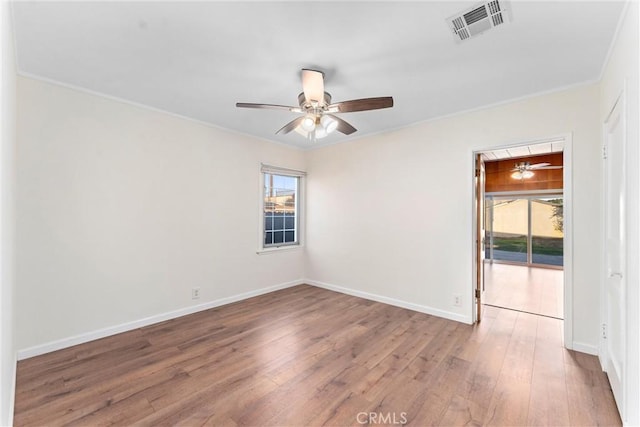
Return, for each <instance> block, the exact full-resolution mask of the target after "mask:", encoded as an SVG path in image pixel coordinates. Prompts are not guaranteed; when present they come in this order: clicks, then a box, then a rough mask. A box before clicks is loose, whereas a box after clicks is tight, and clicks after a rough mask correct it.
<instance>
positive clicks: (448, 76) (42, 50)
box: [13, 0, 623, 148]
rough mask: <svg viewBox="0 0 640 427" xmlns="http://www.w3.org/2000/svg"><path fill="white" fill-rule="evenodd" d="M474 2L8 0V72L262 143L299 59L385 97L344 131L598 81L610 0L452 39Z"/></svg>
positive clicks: (528, 9)
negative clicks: (384, 103) (455, 23)
mask: <svg viewBox="0 0 640 427" xmlns="http://www.w3.org/2000/svg"><path fill="white" fill-rule="evenodd" d="M475 4H478V2H475V1H446V2H431V1H429V2H415V1H414V2H397V1H393V2H390V1H389V2H380V1H378V2H362V1H340V2H331V1H319V2H318V1H285V2H271V1H259V2H238V1H235V2H203V1H200V2H182V1H181V2H55V1H45V2H32V1H29V2H26V1H24V2H16V3H14V4H13V11H14V17H15V28H16V43H17V53H18V66H19V71H20V72H21V73H22V74H25V75H31V76H37V77H41V78H45V79H49V80H53V81H57V82H61V83H64V84H67V85H71V86H75V87H80V88H84V89H87V90H90V91H93V92H97V93H101V94H105V95H109V96H112V97H116V98H121V99H124V100H128V101H131V102H134V103H139V104H144V105H147V106H151V107H153V108H156V109H160V110H164V111H168V112H171V113H175V114H179V115H182V116H186V117H190V118H193V119H196V120H200V121H203V122H207V123H210V124H214V125H217V126H220V127H223V128H227V129H232V130H235V131H238V132H241V133H244V134H249V135H253V136H256V137H259V138H263V139H269V140H273V141H279V142H283V143H286V144H290V145H293V146H297V147H301V148H308V147H309V146H310V145H312V143H311V142H309V141H307V140H305V138H304V137H302V136H301V135H299V134H297V133H296V132H292V133H290V134H288V135H284V136H281V135H275V131H276V130H278V129H279V128H280V127H282V126H283V125H284V124H285V123H287V122H289V121H290V120H292V119H293V118H295V116H294V115H293V113H290V112H287V111H273V110H253V109H238V108H236V107H235V103H236V102H238V101H240V102H260V103H273V104H285V105H297V95H298V93H300V92H301V83H300V69H301V68H303V67H307V68H315V69H320V70H323V71H325V73H326V78H325V88H326V90H327V91H328V92H329V93H331V94H332V96H333V101H334V102H336V101H343V100H348V99H356V98H363V97H374V96H393V97H394V100H395V106H394V107H393V108H391V109H385V110H378V111H368V112H357V113H346V114H342V115H341V117H342V118H344V119H345V120H347V121H349V122H350V123H351V124H353V125H354V126H355V127H356V128H357V129H358V132H356V133H354V134H353V135H352V136H350V137H347V136H344V135H342V134H339V133H337V132H336V133H334V134H332V135H330V136H329V137H327V138H325V139H323V140H320V141H318V142H316V143H313V146H318V145H322V144H328V143H335V142H341V141H347V140H350V139H353V138H358V137H362V136H364V135H368V134H374V133H379V132H384V131H386V130H390V129H397V128H401V127H404V126H408V125H410V124H413V123H416V122H420V121H423V120H428V119H432V118H435V117H440V116H444V115H449V114H453V113H456V112H460V111H465V110H469V109H474V108H478V107H481V106H485V105H490V104H495V103H500V102H504V101H506V100H511V99H516V98H521V97H525V96H529V95H532V94H536V93H540V92H546V91H552V90H556V89H559V88H564V87H567V86H570V85H575V84H580V83H585V82H592V81H595V80H597V79H598V78H599V77H600V73H601V69H602V66H603V64H604V61H605V58H606V55H607V52H608V49H609V46H610V44H611V41H612V39H613V36H614V33H615V30H616V26H617V23H618V20H619V17H620V14H621V11H622V9H623V3H622V2H618V1H601V2H597V1H582V2H581V1H548V2H538V1H513V0H512V1H511V2H509V3H506V5H507V6H508V7H509V8H510V9H511V15H512V21H511V22H510V23H508V24H505V25H502V26H499V27H496V28H494V29H492V30H490V31H487V32H486V33H484V34H482V35H480V36H478V37H476V38H472V39H469V40H467V41H465V42H462V43H457V42H455V41H454V37H453V34H452V32H451V30H450V29H449V27H448V25H447V23H446V21H445V20H446V18H448V17H450V16H451V15H453V14H455V13H457V12H460V11H462V10H463V9H466V8H468V7H470V6H473V5H475Z"/></svg>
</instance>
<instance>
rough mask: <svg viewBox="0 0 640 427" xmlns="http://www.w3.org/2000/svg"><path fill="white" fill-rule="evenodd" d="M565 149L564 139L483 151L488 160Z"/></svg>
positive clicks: (483, 156)
mask: <svg viewBox="0 0 640 427" xmlns="http://www.w3.org/2000/svg"><path fill="white" fill-rule="evenodd" d="M563 150H564V139H558V140H554V141H547V142H540V143H537V144H531V145H520V146H515V147H509V148H502V149H499V150H489V151H483V152H482V153H481V154H482V159H483V160H484V161H486V162H491V161H496V160H504V159H517V158H522V157H531V156H539V155H541V154H551V153H561V152H562V151H563Z"/></svg>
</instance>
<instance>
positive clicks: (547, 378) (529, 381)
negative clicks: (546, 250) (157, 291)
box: [14, 285, 621, 426]
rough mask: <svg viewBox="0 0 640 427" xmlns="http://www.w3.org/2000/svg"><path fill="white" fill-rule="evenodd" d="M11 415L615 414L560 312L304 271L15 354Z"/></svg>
mask: <svg viewBox="0 0 640 427" xmlns="http://www.w3.org/2000/svg"><path fill="white" fill-rule="evenodd" d="M14 422H15V425H16V426H44V425H46V426H57V425H78V426H100V425H111V424H115V425H141V426H157V425H187V426H199V425H211V426H241V425H251V426H314V425H332V426H339V425H362V424H366V423H369V424H400V423H402V424H408V425H416V426H424V425H581V426H582V425H621V421H620V418H619V416H618V413H617V410H616V406H615V402H614V400H613V396H612V393H611V389H610V386H609V383H608V380H607V377H606V375H605V374H604V373H603V372H602V371H601V370H600V368H599V364H598V361H597V359H596V358H595V357H594V356H589V355H585V354H581V353H576V352H573V351H569V350H565V349H564V348H563V347H562V323H561V321H559V320H556V319H551V318H548V317H541V316H535V315H532V314H527V313H519V312H515V311H510V310H502V309H497V308H494V307H486V311H485V315H484V318H483V321H482V322H481V323H480V324H479V325H473V326H471V325H465V324H462V323H457V322H453V321H449V320H446V319H441V318H437V317H433V316H429V315H426V314H422V313H417V312H413V311H409V310H405V309H402V308H398V307H392V306H389V305H385V304H381V303H376V302H372V301H367V300H364V299H360V298H356V297H352V296H348V295H344V294H340V293H335V292H331V291H327V290H324V289H319V288H315V287H312V286H307V285H302V286H296V287H293V288H290V289H285V290H282V291H278V292H273V293H270V294H267V295H262V296H259V297H255V298H251V299H248V300H245V301H241V302H237V303H234V304H230V305H226V306H223V307H218V308H215V309H211V310H207V311H203V312H199V313H196V314H192V315H189V316H185V317H181V318H178V319H173V320H169V321H166V322H162V323H159V324H156V325H152V326H148V327H145V328H141V329H137V330H134V331H130V332H126V333H123V334H119V335H115V336H112V337H108V338H104V339H101V340H97V341H93V342H90V343H86V344H82V345H78V346H75V347H71V348H67V349H64V350H60V351H57V352H53V353H49V354H46V355H42V356H38V357H34V358H31V359H27V360H23V361H20V362H19V363H18V373H17V388H16V403H15V418H14Z"/></svg>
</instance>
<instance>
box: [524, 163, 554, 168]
mask: <svg viewBox="0 0 640 427" xmlns="http://www.w3.org/2000/svg"><path fill="white" fill-rule="evenodd" d="M545 166H551V163H536V164H535V165H529V166H527V169H540V168H543V167H545Z"/></svg>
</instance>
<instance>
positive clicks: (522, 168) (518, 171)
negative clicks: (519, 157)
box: [511, 162, 562, 179]
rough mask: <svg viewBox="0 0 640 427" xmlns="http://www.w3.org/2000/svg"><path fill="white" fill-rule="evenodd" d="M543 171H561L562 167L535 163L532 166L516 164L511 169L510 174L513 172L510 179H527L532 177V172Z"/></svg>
mask: <svg viewBox="0 0 640 427" xmlns="http://www.w3.org/2000/svg"><path fill="white" fill-rule="evenodd" d="M543 169H562V166H552V165H551V163H535V164H533V165H532V164H531V163H529V162H518V163H516V166H515V167H514V168H513V169H511V172H513V173H512V174H511V178H513V179H529V178H532V177H533V175H534V172H533V171H535V170H543Z"/></svg>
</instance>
